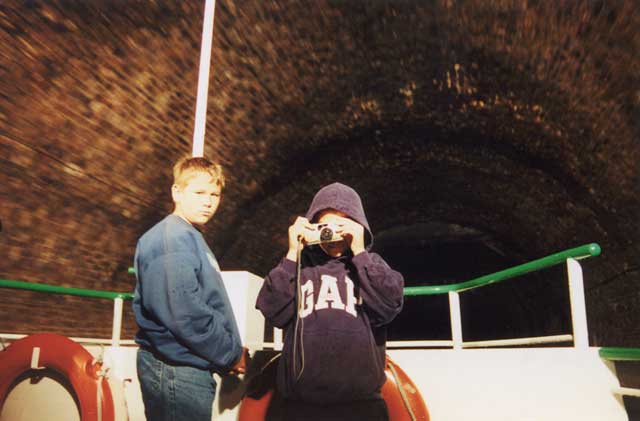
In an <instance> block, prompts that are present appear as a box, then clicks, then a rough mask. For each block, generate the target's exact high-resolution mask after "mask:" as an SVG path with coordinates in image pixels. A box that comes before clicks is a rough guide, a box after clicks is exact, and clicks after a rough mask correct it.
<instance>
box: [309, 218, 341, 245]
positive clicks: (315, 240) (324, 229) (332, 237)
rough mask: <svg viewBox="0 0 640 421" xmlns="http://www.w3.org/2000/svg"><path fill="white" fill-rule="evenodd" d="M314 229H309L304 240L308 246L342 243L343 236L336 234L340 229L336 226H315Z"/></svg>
mask: <svg viewBox="0 0 640 421" xmlns="http://www.w3.org/2000/svg"><path fill="white" fill-rule="evenodd" d="M313 225H314V228H313V229H307V230H306V231H305V234H304V239H305V242H306V243H307V245H311V244H319V243H331V242H333V241H342V236H341V235H340V234H336V231H338V227H337V226H336V225H334V224H329V223H326V224H313Z"/></svg>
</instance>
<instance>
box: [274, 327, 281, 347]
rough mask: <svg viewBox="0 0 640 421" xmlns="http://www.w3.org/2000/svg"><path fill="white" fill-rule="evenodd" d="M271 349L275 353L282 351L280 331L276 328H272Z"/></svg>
mask: <svg viewBox="0 0 640 421" xmlns="http://www.w3.org/2000/svg"><path fill="white" fill-rule="evenodd" d="M273 349H274V350H276V351H281V350H282V329H278V328H277V327H274V328H273Z"/></svg>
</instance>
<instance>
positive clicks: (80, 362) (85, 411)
mask: <svg viewBox="0 0 640 421" xmlns="http://www.w3.org/2000/svg"><path fill="white" fill-rule="evenodd" d="M36 347H38V348H40V357H39V359H38V366H39V367H45V368H49V369H51V370H55V371H56V372H58V373H60V374H62V375H63V376H65V377H66V378H67V379H68V380H69V383H70V384H71V387H72V388H73V390H74V392H75V394H76V397H77V398H78V404H79V406H80V408H79V409H80V419H82V421H94V420H97V419H98V397H97V391H98V385H99V384H100V383H101V386H102V399H101V400H102V405H101V406H102V420H103V421H113V419H114V416H115V415H114V406H113V398H112V396H111V389H110V388H109V383H108V382H107V381H106V379H105V378H104V377H101V376H99V375H98V372H99V370H100V369H101V364H93V357H92V356H91V354H90V353H89V352H88V351H87V350H86V349H84V348H83V347H82V346H81V345H80V344H78V343H76V342H74V341H72V340H71V339H69V338H67V337H65V336H60V335H55V334H53V333H39V334H36V335H30V336H27V337H25V338H22V339H19V340H17V341H15V342H13V343H12V344H11V345H9V346H8V347H7V349H5V350H4V351H0V408H2V406H3V405H4V402H5V399H6V398H7V394H8V393H9V388H10V387H11V386H12V384H13V382H14V381H15V380H16V379H17V378H18V376H20V375H21V374H23V373H24V372H26V371H28V370H29V369H30V368H31V357H32V354H33V349H34V348H36Z"/></svg>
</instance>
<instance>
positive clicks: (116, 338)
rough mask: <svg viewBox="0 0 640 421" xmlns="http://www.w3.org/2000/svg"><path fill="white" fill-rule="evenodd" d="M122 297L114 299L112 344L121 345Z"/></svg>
mask: <svg viewBox="0 0 640 421" xmlns="http://www.w3.org/2000/svg"><path fill="white" fill-rule="evenodd" d="M122 301H123V300H122V298H121V297H118V298H114V299H113V327H112V330H111V346H113V347H118V346H120V331H121V329H122Z"/></svg>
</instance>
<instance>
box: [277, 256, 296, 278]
mask: <svg viewBox="0 0 640 421" xmlns="http://www.w3.org/2000/svg"><path fill="white" fill-rule="evenodd" d="M297 266H298V264H297V263H296V262H294V261H293V260H289V259H287V258H286V257H284V258H282V261H281V262H280V268H281V269H282V270H283V271H285V273H287V274H294V275H295V273H296V268H297Z"/></svg>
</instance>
